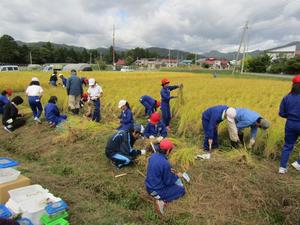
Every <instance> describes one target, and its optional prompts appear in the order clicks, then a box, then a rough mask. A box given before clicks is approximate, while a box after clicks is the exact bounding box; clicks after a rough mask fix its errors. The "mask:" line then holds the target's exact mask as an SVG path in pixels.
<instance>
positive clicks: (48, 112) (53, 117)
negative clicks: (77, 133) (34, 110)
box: [45, 96, 67, 127]
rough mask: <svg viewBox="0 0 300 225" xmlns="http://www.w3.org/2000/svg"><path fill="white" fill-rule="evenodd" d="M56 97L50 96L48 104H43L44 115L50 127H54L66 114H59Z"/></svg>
mask: <svg viewBox="0 0 300 225" xmlns="http://www.w3.org/2000/svg"><path fill="white" fill-rule="evenodd" d="M56 102H57V97H56V96H51V97H50V99H49V101H48V104H47V105H46V106H45V117H46V120H47V121H48V122H49V124H50V125H51V127H55V126H57V125H58V124H60V123H61V122H63V121H65V120H66V119H67V116H66V115H61V114H60V113H59V109H58V107H57V105H56Z"/></svg>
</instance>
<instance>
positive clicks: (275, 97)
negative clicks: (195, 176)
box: [0, 72, 291, 158]
mask: <svg viewBox="0 0 300 225" xmlns="http://www.w3.org/2000/svg"><path fill="white" fill-rule="evenodd" d="M64 75H65V76H66V77H68V76H69V74H68V73H65V72H64ZM33 76H35V77H38V78H39V79H40V81H41V85H42V87H43V89H44V90H45V93H44V96H43V98H42V103H43V104H46V103H47V101H48V99H49V97H50V96H51V95H56V96H57V97H58V106H59V108H60V109H61V110H62V111H63V112H67V107H68V100H67V95H66V90H65V89H64V88H63V87H61V86H58V87H51V86H50V85H49V84H48V80H49V77H50V73H45V72H16V73H0V86H1V88H2V89H6V88H12V89H14V90H15V92H16V93H15V94H20V95H23V96H24V91H25V89H26V87H27V86H28V84H29V82H30V80H31V78H32V77H33ZM78 76H80V77H81V76H84V77H87V78H91V77H94V78H95V79H96V81H97V82H98V83H99V84H100V85H101V86H102V88H103V91H104V95H103V98H102V99H101V107H102V115H103V117H104V118H105V119H106V120H107V121H109V123H112V124H116V125H117V124H118V122H119V119H118V118H117V117H118V115H119V113H120V109H118V107H117V104H118V101H119V100H120V99H126V100H127V101H128V102H129V103H130V105H131V107H132V111H133V113H134V115H135V118H137V117H140V116H141V115H142V114H143V110H144V109H143V106H142V105H141V104H140V102H139V99H140V97H141V96H142V95H145V94H147V95H150V96H152V97H154V98H155V99H160V89H161V85H160V80H161V79H162V78H164V77H167V78H169V79H170V81H171V83H170V85H174V84H180V83H182V84H183V85H184V88H183V89H178V90H175V91H174V93H172V95H178V98H177V99H172V101H171V109H172V112H173V118H174V119H173V121H172V127H174V128H175V129H174V131H176V132H177V133H176V134H175V135H176V136H177V137H181V136H182V137H186V138H193V139H194V140H196V139H201V137H202V133H203V131H202V126H201V114H202V112H203V111H204V110H205V109H206V108H208V107H211V106H214V105H220V104H226V105H228V106H231V107H241V108H249V109H252V110H254V111H257V112H258V113H260V114H261V115H262V116H263V117H265V118H266V119H268V120H270V121H271V123H272V124H271V127H270V129H269V131H268V136H267V137H266V139H262V138H261V136H260V134H259V137H258V143H259V142H260V141H261V140H263V141H264V146H265V150H264V154H265V156H266V157H272V158H273V157H274V155H279V154H280V153H279V151H280V149H281V146H280V145H281V144H282V140H283V136H284V122H285V121H284V119H281V118H279V116H278V109H279V104H280V101H281V99H282V97H283V96H284V95H286V94H287V93H288V92H289V90H290V87H291V84H290V82H289V81H281V80H270V79H256V78H234V77H230V76H228V77H226V76H222V77H218V78H213V77H212V76H211V75H210V74H192V73H184V72H180V73H171V72H131V73H118V72H80V73H79V74H78ZM84 89H85V91H86V90H87V87H85V88H84ZM24 107H28V105H27V101H26V102H25V104H24ZM24 107H23V108H24ZM139 121H144V124H146V120H144V119H142V118H140V119H139ZM86 123H87V124H89V123H90V122H89V121H87V122H86ZM74 126H75V127H76V126H78V127H80V126H81V127H83V129H88V130H93V129H94V127H89V125H85V124H84V123H81V122H79V123H78V124H76V125H74ZM225 127H226V126H225V125H224V126H221V128H220V131H222V130H223V129H226V128H225ZM259 133H260V132H259ZM226 138H228V137H226Z"/></svg>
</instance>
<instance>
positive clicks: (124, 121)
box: [118, 99, 134, 130]
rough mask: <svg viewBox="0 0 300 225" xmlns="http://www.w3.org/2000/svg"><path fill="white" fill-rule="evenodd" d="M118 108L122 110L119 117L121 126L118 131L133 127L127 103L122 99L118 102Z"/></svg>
mask: <svg viewBox="0 0 300 225" xmlns="http://www.w3.org/2000/svg"><path fill="white" fill-rule="evenodd" d="M118 108H119V109H121V110H122V112H121V115H120V116H119V119H120V124H121V125H120V126H119V127H118V130H129V129H130V128H132V127H133V123H134V121H133V115H132V112H131V108H130V106H129V103H128V102H127V101H126V100H124V99H122V100H120V101H119V104H118Z"/></svg>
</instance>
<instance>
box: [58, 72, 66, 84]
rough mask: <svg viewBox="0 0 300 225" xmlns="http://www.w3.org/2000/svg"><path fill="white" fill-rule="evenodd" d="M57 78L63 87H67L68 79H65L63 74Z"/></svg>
mask: <svg viewBox="0 0 300 225" xmlns="http://www.w3.org/2000/svg"><path fill="white" fill-rule="evenodd" d="M58 76H59V78H60V79H61V82H62V85H63V87H66V86H67V81H68V79H67V78H65V77H64V75H63V74H59V75H58Z"/></svg>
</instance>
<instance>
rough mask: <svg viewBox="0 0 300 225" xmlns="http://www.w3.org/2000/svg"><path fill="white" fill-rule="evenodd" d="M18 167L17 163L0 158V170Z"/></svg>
mask: <svg viewBox="0 0 300 225" xmlns="http://www.w3.org/2000/svg"><path fill="white" fill-rule="evenodd" d="M18 165H19V163H18V162H17V161H15V160H12V159H9V158H5V157H0V169H5V168H9V167H14V166H18Z"/></svg>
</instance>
